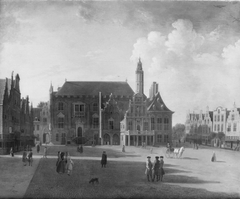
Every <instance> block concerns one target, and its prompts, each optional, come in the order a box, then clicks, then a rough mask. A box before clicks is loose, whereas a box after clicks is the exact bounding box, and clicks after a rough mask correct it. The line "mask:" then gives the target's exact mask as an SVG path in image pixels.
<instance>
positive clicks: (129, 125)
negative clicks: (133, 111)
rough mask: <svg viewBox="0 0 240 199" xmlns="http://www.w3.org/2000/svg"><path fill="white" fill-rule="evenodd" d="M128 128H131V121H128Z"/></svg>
mask: <svg viewBox="0 0 240 199" xmlns="http://www.w3.org/2000/svg"><path fill="white" fill-rule="evenodd" d="M128 130H132V121H129V122H128Z"/></svg>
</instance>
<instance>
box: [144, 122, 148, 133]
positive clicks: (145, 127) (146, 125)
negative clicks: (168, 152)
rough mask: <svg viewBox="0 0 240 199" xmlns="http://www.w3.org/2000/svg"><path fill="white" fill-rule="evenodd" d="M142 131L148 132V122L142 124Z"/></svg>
mask: <svg viewBox="0 0 240 199" xmlns="http://www.w3.org/2000/svg"><path fill="white" fill-rule="evenodd" d="M144 131H148V122H144Z"/></svg>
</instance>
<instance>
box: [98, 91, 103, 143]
mask: <svg viewBox="0 0 240 199" xmlns="http://www.w3.org/2000/svg"><path fill="white" fill-rule="evenodd" d="M101 99H102V93H101V92H99V138H100V140H101V145H103V139H102V107H101V104H102V101H101Z"/></svg>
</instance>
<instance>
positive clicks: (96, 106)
mask: <svg viewBox="0 0 240 199" xmlns="http://www.w3.org/2000/svg"><path fill="white" fill-rule="evenodd" d="M93 111H98V104H97V103H93Z"/></svg>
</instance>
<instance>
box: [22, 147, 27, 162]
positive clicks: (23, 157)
mask: <svg viewBox="0 0 240 199" xmlns="http://www.w3.org/2000/svg"><path fill="white" fill-rule="evenodd" d="M22 161H23V165H24V166H26V165H27V152H26V149H24V151H23V155H22Z"/></svg>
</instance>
